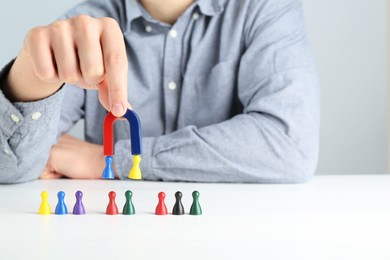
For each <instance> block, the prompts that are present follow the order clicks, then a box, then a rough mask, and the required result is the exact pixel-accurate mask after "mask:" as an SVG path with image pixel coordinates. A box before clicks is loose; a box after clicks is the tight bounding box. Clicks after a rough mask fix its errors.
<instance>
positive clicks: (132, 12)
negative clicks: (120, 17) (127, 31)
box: [124, 0, 142, 24]
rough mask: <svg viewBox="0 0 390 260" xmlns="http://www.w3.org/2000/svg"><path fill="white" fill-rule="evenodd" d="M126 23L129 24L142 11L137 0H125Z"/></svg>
mask: <svg viewBox="0 0 390 260" xmlns="http://www.w3.org/2000/svg"><path fill="white" fill-rule="evenodd" d="M124 2H125V4H126V15H127V24H130V23H131V22H132V21H133V20H134V19H136V18H138V17H141V16H142V12H141V8H140V6H139V5H140V3H139V0H125V1H124Z"/></svg>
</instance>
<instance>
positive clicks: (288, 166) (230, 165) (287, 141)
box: [115, 113, 319, 183]
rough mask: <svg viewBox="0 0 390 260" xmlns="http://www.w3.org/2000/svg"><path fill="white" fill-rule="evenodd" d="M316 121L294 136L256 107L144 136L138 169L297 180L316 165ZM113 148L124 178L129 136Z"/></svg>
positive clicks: (167, 174)
mask: <svg viewBox="0 0 390 260" xmlns="http://www.w3.org/2000/svg"><path fill="white" fill-rule="evenodd" d="M313 118H315V117H313ZM306 127H307V128H306ZM318 127H319V126H318V121H317V120H316V119H315V121H310V122H306V123H305V125H302V135H301V136H300V137H299V138H298V139H301V140H300V141H298V140H297V137H296V136H290V135H289V133H287V132H285V130H284V128H283V126H282V125H281V124H280V122H278V121H276V120H275V119H274V118H272V117H269V116H267V115H264V114H260V113H249V114H244V115H239V116H236V117H234V118H232V119H230V120H228V121H225V122H222V123H220V124H216V125H211V126H207V127H203V128H199V129H198V128H196V127H193V126H189V127H186V128H183V129H180V130H178V131H176V132H174V133H171V134H168V135H164V136H160V137H157V138H151V137H149V138H144V153H145V158H144V159H143V162H142V163H141V169H142V171H143V174H144V176H145V179H149V180H165V181H196V182H258V183H300V182H304V181H306V180H308V179H309V178H310V177H311V176H312V175H313V174H314V171H315V168H316V165H317V157H318ZM116 149H117V155H116V156H115V166H116V169H117V171H118V175H119V176H120V177H121V178H125V177H126V176H127V172H128V170H129V169H130V167H131V163H132V162H131V157H130V154H129V151H130V142H129V141H128V140H123V141H119V142H118V143H117V144H116Z"/></svg>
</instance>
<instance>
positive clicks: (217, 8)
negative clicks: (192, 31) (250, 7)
mask: <svg viewBox="0 0 390 260" xmlns="http://www.w3.org/2000/svg"><path fill="white" fill-rule="evenodd" d="M124 2H125V3H126V13H127V20H128V24H130V23H131V22H132V21H133V20H134V19H136V18H138V17H141V16H142V11H141V8H140V3H139V0H127V1H124ZM194 2H196V3H197V4H198V6H199V9H200V11H201V12H202V13H203V14H204V15H209V16H213V15H216V14H219V13H221V12H222V11H223V9H224V3H225V2H226V0H195V1H194Z"/></svg>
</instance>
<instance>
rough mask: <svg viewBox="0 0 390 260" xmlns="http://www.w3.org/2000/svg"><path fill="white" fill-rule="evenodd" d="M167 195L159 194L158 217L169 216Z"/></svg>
mask: <svg viewBox="0 0 390 260" xmlns="http://www.w3.org/2000/svg"><path fill="white" fill-rule="evenodd" d="M164 200H165V193H164V192H160V193H159V194H158V204H157V207H156V215H167V214H168V209H167V206H166V205H165V202H164Z"/></svg>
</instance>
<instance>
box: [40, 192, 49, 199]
mask: <svg viewBox="0 0 390 260" xmlns="http://www.w3.org/2000/svg"><path fill="white" fill-rule="evenodd" d="M48 197H49V193H48V192H47V191H42V192H41V198H42V199H43V200H46V199H47V198H48Z"/></svg>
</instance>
